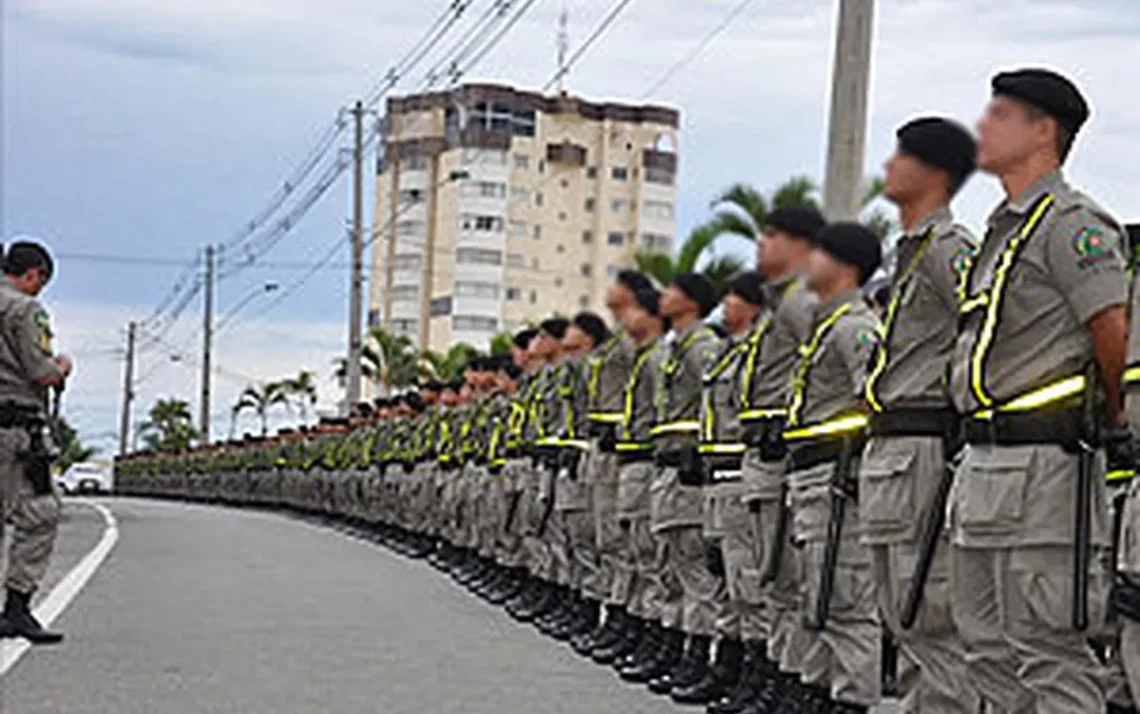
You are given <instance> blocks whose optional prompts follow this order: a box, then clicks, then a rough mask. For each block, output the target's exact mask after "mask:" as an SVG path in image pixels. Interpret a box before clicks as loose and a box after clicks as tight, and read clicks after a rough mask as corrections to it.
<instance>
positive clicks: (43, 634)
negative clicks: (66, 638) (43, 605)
mask: <svg viewBox="0 0 1140 714" xmlns="http://www.w3.org/2000/svg"><path fill="white" fill-rule="evenodd" d="M31 599H32V594H31V593H22V592H20V591H18V590H13V589H11V588H8V598H7V599H6V600H5V601H4V612H3V614H0V639H5V638H14V637H23V638H24V639H25V640H27V641H28V642H31V643H32V644H33V645H54V644H57V643H59V642H62V641H63V634H62V633H59V632H52V631H51V630H45V629H44V626H43V625H41V624H40V623H39V620H37V619H36V617H35V615H33V614H32V611H31V609H30V608H29V607H28V603H29V602H30V601H31Z"/></svg>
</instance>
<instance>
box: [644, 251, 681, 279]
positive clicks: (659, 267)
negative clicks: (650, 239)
mask: <svg viewBox="0 0 1140 714" xmlns="http://www.w3.org/2000/svg"><path fill="white" fill-rule="evenodd" d="M633 259H634V262H635V263H636V264H637V269H638V270H639V271H641V272H642V273H645V274H646V275H648V276H649V277H651V278H653V279H654V280H655V281H657V283H658V285H662V286H664V285H668V284H669V283H671V282H673V278H675V277H676V276H677V263H676V262H675V261H674V260H673V256H671V255H669V254H668V253H659V252H656V251H638V252H637V253H635V254H634V256H633Z"/></svg>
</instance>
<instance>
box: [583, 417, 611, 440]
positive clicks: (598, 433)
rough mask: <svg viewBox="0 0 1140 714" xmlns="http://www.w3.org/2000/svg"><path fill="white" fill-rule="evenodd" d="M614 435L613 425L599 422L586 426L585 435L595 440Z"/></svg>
mask: <svg viewBox="0 0 1140 714" xmlns="http://www.w3.org/2000/svg"><path fill="white" fill-rule="evenodd" d="M613 433H614V425H613V424H604V423H601V422H593V421H592V422H590V423H588V424H586V435H587V436H591V437H593V438H595V439H602V438H605V437H606V436H610V435H612V434H613Z"/></svg>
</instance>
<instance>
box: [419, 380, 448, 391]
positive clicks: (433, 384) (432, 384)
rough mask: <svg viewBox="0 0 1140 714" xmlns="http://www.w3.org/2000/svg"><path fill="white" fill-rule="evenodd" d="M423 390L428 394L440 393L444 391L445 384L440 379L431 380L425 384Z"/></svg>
mask: <svg viewBox="0 0 1140 714" xmlns="http://www.w3.org/2000/svg"><path fill="white" fill-rule="evenodd" d="M423 389H424V390H425V391H428V392H438V391H440V390H441V389H443V382H441V381H439V380H438V379H429V380H428V381H426V382H424V386H423Z"/></svg>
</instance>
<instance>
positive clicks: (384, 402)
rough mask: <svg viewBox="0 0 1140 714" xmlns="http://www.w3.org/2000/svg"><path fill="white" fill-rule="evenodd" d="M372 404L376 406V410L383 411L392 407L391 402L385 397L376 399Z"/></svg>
mask: <svg viewBox="0 0 1140 714" xmlns="http://www.w3.org/2000/svg"><path fill="white" fill-rule="evenodd" d="M372 403H373V404H375V405H376V408H377V409H384V408H386V407H390V406H392V400H391V399H388V398H387V397H376V398H375V399H373V400H372Z"/></svg>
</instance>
